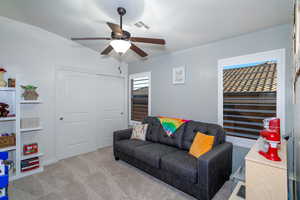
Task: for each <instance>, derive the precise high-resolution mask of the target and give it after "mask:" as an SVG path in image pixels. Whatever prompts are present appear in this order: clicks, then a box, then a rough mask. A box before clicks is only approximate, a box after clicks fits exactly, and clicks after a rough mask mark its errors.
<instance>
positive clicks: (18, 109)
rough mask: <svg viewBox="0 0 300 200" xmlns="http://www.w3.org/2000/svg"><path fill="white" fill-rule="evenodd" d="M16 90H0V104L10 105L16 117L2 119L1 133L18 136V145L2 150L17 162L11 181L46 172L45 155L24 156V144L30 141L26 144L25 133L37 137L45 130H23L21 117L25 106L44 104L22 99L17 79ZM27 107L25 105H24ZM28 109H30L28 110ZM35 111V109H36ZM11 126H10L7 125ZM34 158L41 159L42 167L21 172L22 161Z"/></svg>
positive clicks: (6, 88) (11, 112) (0, 121)
mask: <svg viewBox="0 0 300 200" xmlns="http://www.w3.org/2000/svg"><path fill="white" fill-rule="evenodd" d="M16 80H17V82H16V88H8V87H5V88H0V102H4V103H7V104H9V105H10V114H14V115H15V116H14V117H5V118H0V133H2V131H4V132H3V133H5V132H13V133H15V134H16V145H15V146H12V147H6V148H0V152H3V151H8V152H9V153H10V154H11V155H12V156H11V157H12V158H13V159H14V162H15V173H10V180H16V179H19V178H23V177H25V176H30V175H33V174H36V173H40V172H42V171H43V170H44V167H43V163H42V160H41V157H42V156H43V153H41V152H38V153H36V154H32V155H27V156H24V155H23V144H26V143H28V141H26V142H25V135H27V134H24V133H31V134H33V135H35V134H36V133H39V132H41V131H42V130H43V127H41V126H39V127H33V128H24V129H21V116H22V112H23V108H22V107H23V106H22V105H24V104H26V105H28V104H32V106H38V105H39V104H41V103H42V101H41V100H36V101H27V100H23V99H21V94H22V89H21V87H20V84H19V80H18V78H16ZM24 106H25V105H24ZM27 109H28V108H27ZM34 110H35V109H34ZM2 123H5V126H4V125H2ZM7 124H9V125H7ZM1 127H5V128H7V127H9V128H7V130H9V131H6V129H1ZM34 142H37V141H32V143H34ZM38 144H39V151H41V146H42V145H41V143H40V142H38ZM34 157H39V158H40V167H39V168H37V169H34V170H32V171H28V172H21V161H22V160H26V159H30V158H34Z"/></svg>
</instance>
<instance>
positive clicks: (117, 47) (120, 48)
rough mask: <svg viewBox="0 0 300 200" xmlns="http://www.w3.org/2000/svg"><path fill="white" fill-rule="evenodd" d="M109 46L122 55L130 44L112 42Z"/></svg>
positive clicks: (118, 41) (126, 42) (119, 41)
mask: <svg viewBox="0 0 300 200" xmlns="http://www.w3.org/2000/svg"><path fill="white" fill-rule="evenodd" d="M110 45H111V46H112V47H113V48H114V50H115V51H116V52H117V53H119V54H124V53H126V51H127V50H128V49H129V48H130V47H131V43H130V42H129V41H127V40H112V41H111V42H110Z"/></svg>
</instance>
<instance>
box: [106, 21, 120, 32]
mask: <svg viewBox="0 0 300 200" xmlns="http://www.w3.org/2000/svg"><path fill="white" fill-rule="evenodd" d="M106 24H107V25H108V26H109V28H110V29H111V30H112V31H113V32H115V33H120V34H123V31H122V29H121V27H120V26H119V25H118V24H113V23H110V22H106Z"/></svg>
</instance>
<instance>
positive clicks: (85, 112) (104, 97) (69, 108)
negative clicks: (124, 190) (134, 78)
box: [56, 71, 125, 159]
mask: <svg viewBox="0 0 300 200" xmlns="http://www.w3.org/2000/svg"><path fill="white" fill-rule="evenodd" d="M56 84H57V92H56V95H57V98H56V99H57V100H56V109H57V110H56V118H57V123H56V125H57V127H56V128H57V130H56V134H57V137H56V138H57V157H58V159H63V158H67V157H71V156H75V155H78V154H82V153H86V152H90V151H93V150H95V149H96V148H98V147H103V146H108V145H112V142H111V141H112V132H108V130H110V131H111V130H114V127H117V128H119V127H123V125H124V122H125V120H124V116H123V115H121V114H120V113H121V112H124V95H125V93H124V87H125V85H124V79H121V78H114V77H109V76H108V77H106V76H98V75H89V74H85V73H77V72H70V71H59V72H58V73H57V83H56ZM119 93H122V95H121V94H120V95H117V94H119ZM109 110H110V111H111V112H107V111H109ZM116 110H118V112H119V118H117V117H116V116H114V117H113V118H111V117H108V118H110V119H115V118H117V119H118V120H117V121H114V123H107V124H106V122H105V119H107V117H106V115H112V114H111V113H113V112H117V111H116ZM120 110H122V111H120ZM121 116H123V117H121ZM110 126H114V127H110Z"/></svg>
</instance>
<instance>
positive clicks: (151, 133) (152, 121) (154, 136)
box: [143, 117, 160, 142]
mask: <svg viewBox="0 0 300 200" xmlns="http://www.w3.org/2000/svg"><path fill="white" fill-rule="evenodd" d="M143 124H148V129H147V134H146V140H148V141H151V142H158V134H159V129H160V122H159V120H158V119H157V118H156V117H146V118H145V119H144V121H143Z"/></svg>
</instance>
